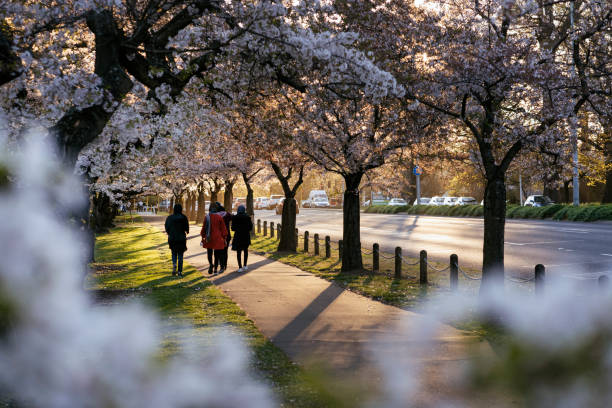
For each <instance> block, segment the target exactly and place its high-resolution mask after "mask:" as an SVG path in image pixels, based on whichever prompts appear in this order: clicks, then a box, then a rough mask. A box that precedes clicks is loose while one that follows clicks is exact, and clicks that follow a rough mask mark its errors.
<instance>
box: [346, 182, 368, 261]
mask: <svg viewBox="0 0 612 408" xmlns="http://www.w3.org/2000/svg"><path fill="white" fill-rule="evenodd" d="M362 177H363V173H353V174H347V175H345V176H344V182H345V184H346V190H345V191H344V204H343V206H342V212H343V217H344V223H343V228H342V242H343V244H344V249H343V252H342V272H347V271H354V270H357V271H361V270H362V269H363V261H362V258H361V233H360V214H359V184H360V183H361V178H362Z"/></svg>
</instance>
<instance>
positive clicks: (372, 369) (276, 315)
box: [148, 217, 500, 406]
mask: <svg viewBox="0 0 612 408" xmlns="http://www.w3.org/2000/svg"><path fill="white" fill-rule="evenodd" d="M148 220H149V222H150V223H151V224H152V225H154V226H155V227H157V228H159V229H163V225H162V221H161V220H160V219H159V218H158V217H155V218H149V219H148ZM191 228H192V233H191V234H190V235H189V239H188V245H187V246H188V251H187V252H186V253H185V261H186V262H189V263H190V264H191V265H193V266H195V267H196V268H197V269H199V270H200V271H202V273H204V274H205V275H206V276H208V274H207V270H208V261H207V259H206V255H205V253H204V251H203V249H202V248H201V247H200V246H199V242H200V238H199V235H198V233H199V230H200V228H199V227H196V226H193V225H192V227H191ZM211 280H212V282H214V284H215V285H217V286H218V287H219V288H221V290H223V292H225V293H226V294H227V295H229V296H230V297H231V298H232V299H233V300H234V301H235V302H236V303H237V304H238V305H239V306H240V307H241V308H242V309H243V310H244V311H245V312H246V313H247V314H248V316H249V317H250V318H251V319H253V321H254V322H255V324H256V325H257V327H258V328H259V330H260V331H261V332H262V333H263V334H264V335H265V336H266V337H268V338H269V339H271V340H272V342H273V343H274V344H276V345H277V346H278V347H280V348H281V349H282V350H283V351H285V352H286V353H287V354H288V355H289V356H290V358H291V359H293V360H294V361H297V362H299V363H302V364H309V363H312V362H313V360H314V361H316V362H319V363H321V362H322V363H323V364H324V365H326V366H327V367H328V368H329V369H331V370H332V371H333V372H335V374H334V377H338V376H339V377H341V378H348V379H350V381H352V382H353V383H354V382H358V383H360V384H361V385H360V387H366V388H374V389H375V388H377V385H378V383H379V381H380V372H379V371H378V370H377V368H376V363H375V360H376V358H374V357H373V356H372V354H371V353H370V352H369V350H370V349H373V348H376V349H377V350H378V351H379V352H380V353H381V354H382V357H383V358H389V359H391V361H394V362H396V363H400V364H408V363H410V362H415V361H419V362H424V363H425V365H424V375H425V376H426V378H427V381H426V387H425V389H424V390H423V391H422V392H420V393H419V397H418V399H419V400H420V401H421V404H422V405H420V406H433V405H435V404H436V403H437V402H440V399H443V398H444V397H445V396H447V397H448V396H449V395H451V394H453V393H455V390H454V389H453V385H452V383H451V381H450V378H451V377H452V376H453V373H455V372H457V370H459V369H461V367H462V365H463V364H464V363H465V356H466V353H467V350H468V347H472V346H474V345H476V346H478V347H486V348H487V349H488V345H486V344H485V343H480V344H477V343H478V342H477V341H476V340H475V339H474V338H471V337H468V336H466V335H464V334H463V333H462V332H460V331H458V330H456V329H454V328H451V327H449V326H444V327H442V329H441V330H440V331H439V332H438V333H437V336H436V342H435V343H434V344H433V345H432V344H427V345H424V344H422V343H420V342H418V341H416V340H415V339H414V338H413V337H412V335H413V334H414V333H415V332H416V330H415V325H416V324H417V321H418V318H417V317H418V316H417V315H416V314H415V313H412V312H409V311H405V310H401V309H398V308H395V307H392V306H388V305H384V304H382V303H379V302H376V301H373V300H371V299H369V298H366V297H363V296H361V295H358V294H355V293H352V292H350V291H347V290H344V289H343V288H341V287H339V286H337V285H335V284H333V283H330V282H328V281H326V280H323V279H320V278H318V277H315V276H314V275H312V274H310V273H307V272H304V271H301V270H299V269H297V268H295V267H292V266H289V265H285V264H282V263H280V262H276V261H273V260H270V259H268V258H264V257H262V256H258V255H256V254H253V253H251V254H250V255H249V270H248V272H246V273H239V272H237V263H236V260H235V252H232V251H230V261H229V271H228V272H226V273H224V274H222V275H219V276H217V277H213V278H211ZM400 321H402V322H403V323H404V324H406V325H407V327H408V329H407V330H399V329H398V327H397V326H398V323H399V322H400ZM409 347H410V350H408V348H409ZM410 356H412V357H415V358H414V359H412V360H408V359H407V358H409V357H410ZM453 396H456V394H453ZM498 402H499V401H496V403H495V406H500V405H499V403H498ZM492 403H493V401H486V400H485V398H484V397H482V398H481V399H480V400H479V401H475V402H474V401H470V405H469V406H492Z"/></svg>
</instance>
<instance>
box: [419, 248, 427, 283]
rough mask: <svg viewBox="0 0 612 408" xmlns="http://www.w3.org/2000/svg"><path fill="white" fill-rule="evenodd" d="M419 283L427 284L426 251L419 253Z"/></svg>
mask: <svg viewBox="0 0 612 408" xmlns="http://www.w3.org/2000/svg"><path fill="white" fill-rule="evenodd" d="M419 282H420V283H422V284H427V251H426V250H424V249H423V250H422V251H421V252H419Z"/></svg>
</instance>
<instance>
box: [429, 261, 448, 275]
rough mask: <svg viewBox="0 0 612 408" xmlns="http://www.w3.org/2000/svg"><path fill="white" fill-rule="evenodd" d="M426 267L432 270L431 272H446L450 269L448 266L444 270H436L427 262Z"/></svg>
mask: <svg viewBox="0 0 612 408" xmlns="http://www.w3.org/2000/svg"><path fill="white" fill-rule="evenodd" d="M427 266H428V267H429V268H431V269H433V270H434V271H436V272H446V271H447V270H449V269H450V265H448V266H447V267H446V268H444V269H438V268H436V267H435V266H433V265H432V264H430V263H429V261H427Z"/></svg>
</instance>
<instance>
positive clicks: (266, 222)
mask: <svg viewBox="0 0 612 408" xmlns="http://www.w3.org/2000/svg"><path fill="white" fill-rule="evenodd" d="M267 235H268V221H264V237H265V236H267Z"/></svg>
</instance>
